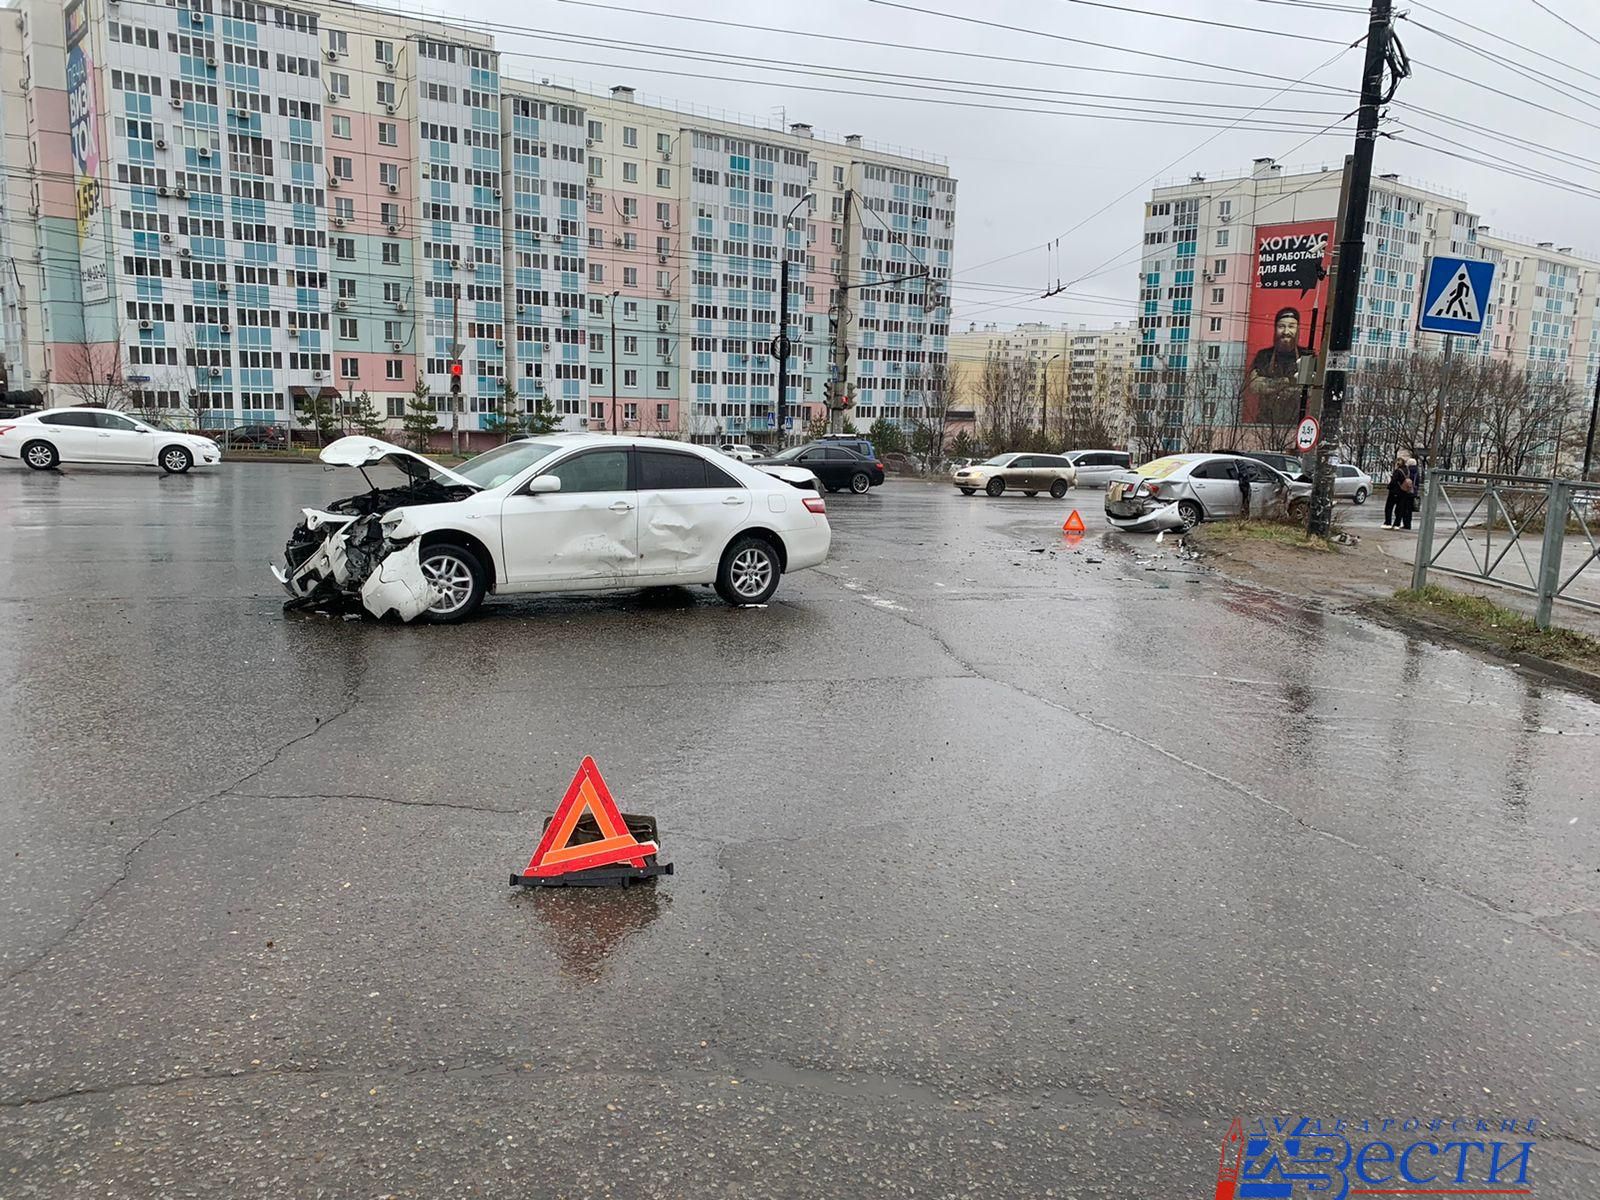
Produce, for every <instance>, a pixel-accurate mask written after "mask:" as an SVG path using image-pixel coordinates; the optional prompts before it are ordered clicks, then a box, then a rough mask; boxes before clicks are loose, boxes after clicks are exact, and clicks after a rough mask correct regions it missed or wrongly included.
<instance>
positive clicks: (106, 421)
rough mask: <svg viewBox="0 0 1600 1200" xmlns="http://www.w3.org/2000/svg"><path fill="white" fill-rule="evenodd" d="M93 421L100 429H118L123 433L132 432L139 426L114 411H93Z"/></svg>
mask: <svg viewBox="0 0 1600 1200" xmlns="http://www.w3.org/2000/svg"><path fill="white" fill-rule="evenodd" d="M94 423H95V424H96V425H98V426H100V428H101V429H120V430H121V431H122V432H124V433H129V432H132V431H133V430H136V429H138V428H139V427H138V426H137V425H135V424H134V423H133V422H132V421H130V420H128V418H127V417H122V416H118V415H117V414H116V413H95V414H94Z"/></svg>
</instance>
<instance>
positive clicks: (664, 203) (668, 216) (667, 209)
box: [656, 200, 672, 223]
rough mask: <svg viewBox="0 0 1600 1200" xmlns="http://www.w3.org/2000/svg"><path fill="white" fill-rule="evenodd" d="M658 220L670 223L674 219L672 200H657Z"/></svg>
mask: <svg viewBox="0 0 1600 1200" xmlns="http://www.w3.org/2000/svg"><path fill="white" fill-rule="evenodd" d="M656 220H658V221H662V222H665V223H670V222H671V221H672V203H671V201H668V200H660V201H657V202H656Z"/></svg>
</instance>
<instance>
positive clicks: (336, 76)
mask: <svg viewBox="0 0 1600 1200" xmlns="http://www.w3.org/2000/svg"><path fill="white" fill-rule="evenodd" d="M328 91H330V92H332V93H333V94H334V95H335V96H342V97H343V98H345V99H346V100H348V99H349V98H350V76H349V75H348V74H346V73H345V72H344V71H329V72H328Z"/></svg>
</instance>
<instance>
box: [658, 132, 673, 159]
mask: <svg viewBox="0 0 1600 1200" xmlns="http://www.w3.org/2000/svg"><path fill="white" fill-rule="evenodd" d="M656 153H657V154H671V153H672V135H671V134H670V133H658V134H656Z"/></svg>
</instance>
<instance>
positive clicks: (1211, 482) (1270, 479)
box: [1106, 454, 1311, 533]
mask: <svg viewBox="0 0 1600 1200" xmlns="http://www.w3.org/2000/svg"><path fill="white" fill-rule="evenodd" d="M1247 483H1248V485H1249V487H1248V491H1247V489H1246V487H1245V486H1244V485H1245V484H1247ZM1247 494H1248V496H1249V504H1250V515H1251V516H1255V517H1261V516H1282V515H1287V516H1289V517H1290V518H1291V519H1293V520H1297V521H1298V520H1303V519H1304V518H1305V516H1306V512H1307V509H1308V506H1309V505H1310V502H1311V500H1310V497H1311V484H1310V483H1305V482H1297V481H1295V480H1292V479H1290V478H1289V477H1288V476H1286V475H1284V474H1283V473H1282V472H1279V471H1274V470H1273V469H1272V468H1271V467H1269V466H1267V464H1266V463H1263V462H1257V461H1256V460H1255V459H1252V458H1243V457H1241V456H1239V455H1237V454H1170V455H1168V456H1167V457H1165V458H1158V459H1155V460H1154V461H1152V462H1147V463H1145V464H1144V465H1143V466H1141V467H1136V468H1134V469H1133V470H1132V471H1126V472H1123V473H1122V474H1120V475H1118V476H1116V477H1115V478H1114V479H1112V481H1111V483H1110V484H1109V485H1108V486H1107V487H1106V520H1107V521H1108V522H1110V523H1111V525H1113V526H1114V527H1115V528H1117V529H1127V530H1131V531H1133V532H1141V533H1154V532H1156V531H1157V530H1160V529H1193V528H1194V527H1195V526H1196V525H1198V524H1200V522H1201V521H1212V520H1217V519H1219V518H1222V517H1237V516H1239V515H1240V514H1241V513H1243V511H1244V506H1245V498H1246V495H1247Z"/></svg>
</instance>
